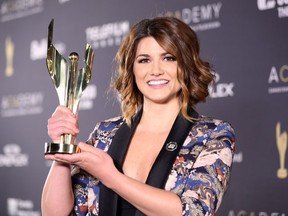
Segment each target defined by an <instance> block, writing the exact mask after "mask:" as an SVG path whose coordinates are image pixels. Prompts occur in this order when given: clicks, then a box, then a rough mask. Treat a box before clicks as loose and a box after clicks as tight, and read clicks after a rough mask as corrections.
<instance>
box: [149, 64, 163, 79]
mask: <svg viewBox="0 0 288 216" xmlns="http://www.w3.org/2000/svg"><path fill="white" fill-rule="evenodd" d="M163 74H164V70H163V67H162V66H161V63H159V62H154V63H153V65H152V68H151V75H153V76H160V75H163Z"/></svg>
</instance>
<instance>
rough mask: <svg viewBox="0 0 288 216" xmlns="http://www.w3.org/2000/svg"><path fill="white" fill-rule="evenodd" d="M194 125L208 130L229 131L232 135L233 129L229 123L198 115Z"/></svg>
mask: <svg viewBox="0 0 288 216" xmlns="http://www.w3.org/2000/svg"><path fill="white" fill-rule="evenodd" d="M196 125H198V126H202V127H206V128H209V129H211V130H215V131H223V130H225V131H230V132H232V133H233V134H234V128H233V126H232V125H231V123H230V122H229V121H226V120H221V119H218V118H212V117H209V116H205V115H199V118H198V119H197V121H196Z"/></svg>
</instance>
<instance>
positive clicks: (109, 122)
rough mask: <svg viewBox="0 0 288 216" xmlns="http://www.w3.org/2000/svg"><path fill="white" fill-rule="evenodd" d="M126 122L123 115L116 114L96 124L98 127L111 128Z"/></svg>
mask: <svg viewBox="0 0 288 216" xmlns="http://www.w3.org/2000/svg"><path fill="white" fill-rule="evenodd" d="M123 122H124V118H123V116H116V117H112V118H109V119H105V120H102V121H100V122H98V123H97V124H96V128H98V129H104V130H109V129H113V128H115V127H116V128H117V127H120V126H121V125H122V124H123Z"/></svg>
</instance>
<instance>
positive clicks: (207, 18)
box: [163, 2, 222, 31]
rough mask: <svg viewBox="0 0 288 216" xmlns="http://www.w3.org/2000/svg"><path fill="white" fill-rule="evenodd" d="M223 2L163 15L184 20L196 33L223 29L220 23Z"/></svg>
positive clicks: (168, 12)
mask: <svg viewBox="0 0 288 216" xmlns="http://www.w3.org/2000/svg"><path fill="white" fill-rule="evenodd" d="M221 8H222V2H215V3H209V4H205V5H196V6H193V7H191V8H183V9H182V10H177V11H167V12H165V13H164V14H163V15H165V16H175V17H177V18H179V19H181V20H183V21H184V22H185V23H186V24H188V25H189V26H190V27H191V28H192V29H193V30H194V31H206V30H211V29H216V28H220V27H221V22H220V21H219V18H220V12H221Z"/></svg>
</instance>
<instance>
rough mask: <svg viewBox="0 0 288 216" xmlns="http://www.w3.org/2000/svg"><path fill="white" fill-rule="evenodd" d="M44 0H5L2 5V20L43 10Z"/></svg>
mask: <svg viewBox="0 0 288 216" xmlns="http://www.w3.org/2000/svg"><path fill="white" fill-rule="evenodd" d="M43 2H44V0H25V1H23V0H4V1H3V2H2V3H1V5H0V7H1V9H0V15H1V17H0V19H1V22H7V21H10V20H14V19H18V18H22V17H25V16H30V15H33V14H37V13H40V12H42V11H43Z"/></svg>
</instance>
